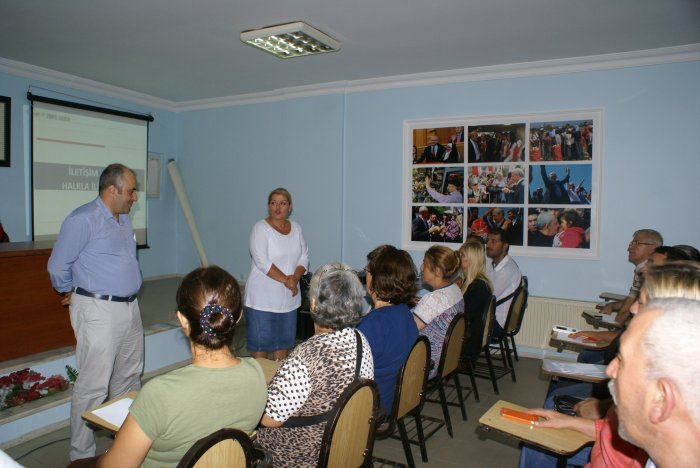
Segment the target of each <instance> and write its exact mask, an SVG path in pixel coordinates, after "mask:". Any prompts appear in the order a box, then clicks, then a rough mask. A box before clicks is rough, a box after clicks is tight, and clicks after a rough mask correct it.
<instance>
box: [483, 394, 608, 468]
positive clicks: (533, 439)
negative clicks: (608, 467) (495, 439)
mask: <svg viewBox="0 0 700 468" xmlns="http://www.w3.org/2000/svg"><path fill="white" fill-rule="evenodd" d="M501 408H511V409H514V410H518V411H526V410H527V408H523V407H522V406H518V405H515V404H513V403H509V402H507V401H503V400H499V401H498V402H496V403H495V404H494V405H493V406H492V407H491V408H490V409H489V410H488V411H487V412H486V413H484V415H483V416H481V418H479V424H480V425H481V426H482V427H484V428H487V430H496V431H498V432H502V433H504V434H507V435H509V436H511V437H515V438H516V439H518V440H521V441H523V442H527V443H528V444H532V445H535V446H537V447H540V448H542V449H544V450H546V451H548V452H552V453H553V454H554V455H556V456H557V459H558V461H557V466H566V459H567V458H568V457H569V456H571V455H572V454H574V453H576V452H578V451H579V450H581V449H582V448H583V447H585V446H586V445H590V444H592V443H593V442H595V439H594V438H592V437H589V436H587V435H585V434H583V433H581V432H578V431H574V430H571V429H550V428H540V427H534V426H531V425H529V424H525V423H519V422H516V421H511V420H510V419H505V418H504V417H502V416H501V413H500V412H501ZM562 463H563V465H562Z"/></svg>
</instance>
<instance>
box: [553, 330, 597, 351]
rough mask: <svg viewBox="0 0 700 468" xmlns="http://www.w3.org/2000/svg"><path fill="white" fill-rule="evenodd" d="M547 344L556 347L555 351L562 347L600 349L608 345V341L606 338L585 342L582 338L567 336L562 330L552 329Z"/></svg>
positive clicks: (560, 349)
mask: <svg viewBox="0 0 700 468" xmlns="http://www.w3.org/2000/svg"><path fill="white" fill-rule="evenodd" d="M549 345H550V346H553V347H555V348H557V352H561V351H562V350H563V349H564V348H567V349H573V350H578V349H579V348H583V349H595V350H598V351H602V350H604V349H605V348H607V347H608V346H610V342H609V341H607V340H599V341H596V342H586V341H584V339H583V338H569V337H568V336H567V334H566V333H564V332H556V331H552V334H551V336H550V338H549Z"/></svg>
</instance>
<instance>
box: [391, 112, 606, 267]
mask: <svg viewBox="0 0 700 468" xmlns="http://www.w3.org/2000/svg"><path fill="white" fill-rule="evenodd" d="M602 114H603V113H602V110H600V109H592V110H566V111H560V112H547V113H532V114H513V115H501V116H477V117H464V118H459V117H458V118H449V119H429V120H411V121H404V154H405V155H406V157H404V162H403V168H404V172H403V174H404V178H403V180H404V182H403V205H404V206H403V215H402V217H403V223H402V236H401V237H402V246H403V248H406V249H411V250H425V249H427V248H429V247H430V246H431V245H435V244H446V245H448V246H450V244H452V245H451V246H452V247H454V243H455V242H457V240H460V241H463V240H464V239H466V238H467V237H468V236H470V235H475V236H480V237H482V238H485V236H486V233H487V231H488V229H489V228H491V227H500V228H502V229H504V230H505V231H506V234H507V236H508V239H509V241H510V251H511V253H512V254H515V255H527V256H542V257H556V258H582V259H595V258H598V239H599V232H600V206H601V204H600V201H601V182H600V179H601V159H602V152H601V149H602V145H601V141H602V117H603V115H602ZM409 154H410V155H411V156H408V155H409ZM445 212H447V215H445ZM443 218H445V219H446V220H447V219H449V221H450V226H451V230H452V231H455V229H454V228H455V222H456V223H457V224H458V226H459V231H458V232H453V233H451V234H450V236H449V238H448V237H447V236H446V235H442V234H441V231H440V228H439V226H440V223H441V222H443V225H444V221H442V220H443ZM434 226H438V227H434ZM431 229H432V231H431Z"/></svg>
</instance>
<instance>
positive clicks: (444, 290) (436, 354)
mask: <svg viewBox="0 0 700 468" xmlns="http://www.w3.org/2000/svg"><path fill="white" fill-rule="evenodd" d="M458 270H459V256H458V254H457V252H455V251H454V250H452V249H449V248H447V247H445V246H442V245H434V246H432V247H430V248H429V249H428V250H427V251H426V252H425V256H424V257H423V263H422V264H421V266H420V271H421V274H422V275H423V282H424V283H425V284H427V285H428V286H430V287H431V288H432V291H431V292H429V293H427V294H426V295H425V296H423V297H422V298H421V300H420V302H419V303H418V304H417V305H416V307H415V309H413V319H414V320H415V321H416V326H418V331H419V333H420V334H421V335H423V336H426V337H427V338H428V340H429V341H430V355H431V356H432V359H433V361H435V362H437V361H438V360H439V359H440V353H441V352H442V345H443V342H444V341H445V334H446V333H447V328H448V327H449V326H450V322H452V319H453V318H454V316H455V315H457V314H461V313H462V312H464V299H463V297H462V291H460V290H459V287H458V286H457V285H456V284H454V283H453V282H452V278H453V277H454V276H455V274H456V273H457V271H458ZM436 373H437V365H436V366H434V367H433V369H432V370H431V371H430V376H429V377H430V378H433V377H434V376H435V374H436Z"/></svg>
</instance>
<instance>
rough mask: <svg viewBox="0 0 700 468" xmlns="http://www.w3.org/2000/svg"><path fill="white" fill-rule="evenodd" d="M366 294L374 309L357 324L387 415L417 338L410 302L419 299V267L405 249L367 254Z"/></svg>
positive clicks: (384, 248) (388, 248)
mask: <svg viewBox="0 0 700 468" xmlns="http://www.w3.org/2000/svg"><path fill="white" fill-rule="evenodd" d="M365 271H366V272H367V292H368V293H369V296H370V297H371V298H372V303H373V304H374V309H372V311H371V312H370V313H369V314H367V315H365V316H364V317H363V318H362V320H361V321H360V323H359V325H357V329H358V330H360V331H361V332H362V333H363V334H364V335H365V337H366V338H367V341H368V342H369V346H370V348H372V357H373V358H374V381H375V382H376V383H377V388H378V389H379V402H380V404H381V407H382V408H383V409H384V411H385V414H388V413H389V412H390V411H391V407H392V404H393V402H394V387H395V386H396V375H397V374H398V373H399V370H401V366H403V363H404V362H405V361H406V358H407V357H408V353H409V352H410V351H411V347H412V346H413V344H414V343H415V342H416V339H418V328H417V327H416V323H415V322H414V321H413V317H412V315H411V311H410V310H409V309H408V305H407V304H408V303H409V302H411V301H412V300H413V299H414V298H415V296H416V289H417V288H416V267H415V265H414V264H413V260H411V256H410V255H409V254H408V252H406V251H405V250H399V249H397V248H396V247H394V246H392V245H380V246H379V247H377V248H376V249H374V250H373V251H372V252H370V253H369V254H368V255H367V267H366V268H365Z"/></svg>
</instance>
